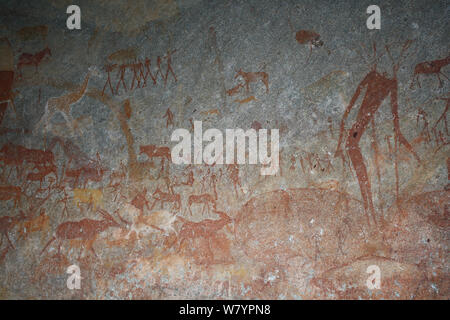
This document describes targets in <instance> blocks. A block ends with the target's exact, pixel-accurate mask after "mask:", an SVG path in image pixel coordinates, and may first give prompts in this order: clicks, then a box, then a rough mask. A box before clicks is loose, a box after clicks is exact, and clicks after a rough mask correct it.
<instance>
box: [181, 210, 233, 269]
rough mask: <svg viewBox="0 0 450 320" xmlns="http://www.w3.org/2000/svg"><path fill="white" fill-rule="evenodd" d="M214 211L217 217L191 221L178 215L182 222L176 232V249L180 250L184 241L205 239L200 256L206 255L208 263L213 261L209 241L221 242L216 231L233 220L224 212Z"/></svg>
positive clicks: (183, 245) (183, 246)
mask: <svg viewBox="0 0 450 320" xmlns="http://www.w3.org/2000/svg"><path fill="white" fill-rule="evenodd" d="M214 213H216V214H217V215H219V217H220V218H219V219H217V220H213V219H204V220H202V221H200V222H192V221H189V220H186V219H184V218H182V217H178V219H180V220H181V221H182V222H183V225H182V227H181V229H180V232H179V233H178V240H179V244H178V249H177V251H178V252H180V251H181V250H182V249H183V248H185V242H186V241H193V240H196V239H203V240H204V241H206V244H207V245H206V248H205V249H206V252H204V253H203V252H202V254H201V256H202V258H205V257H206V262H207V263H208V264H212V263H214V252H213V250H212V248H211V242H215V243H221V242H222V239H221V238H219V237H218V236H217V232H218V231H220V230H222V229H223V228H224V227H225V226H227V225H228V224H229V223H231V222H232V221H233V220H232V219H231V218H230V217H229V216H228V215H227V214H226V213H224V212H220V211H216V210H214Z"/></svg>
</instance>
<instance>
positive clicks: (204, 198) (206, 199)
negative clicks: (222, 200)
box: [188, 193, 216, 215]
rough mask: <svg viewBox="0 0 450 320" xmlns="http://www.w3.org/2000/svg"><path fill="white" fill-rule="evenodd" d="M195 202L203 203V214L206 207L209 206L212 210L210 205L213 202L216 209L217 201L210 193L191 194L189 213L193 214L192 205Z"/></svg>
mask: <svg viewBox="0 0 450 320" xmlns="http://www.w3.org/2000/svg"><path fill="white" fill-rule="evenodd" d="M194 203H199V204H201V203H203V209H202V214H203V213H204V212H205V209H206V208H208V211H210V210H211V209H210V207H209V205H210V204H212V207H213V209H216V201H215V200H214V196H212V195H210V194H208V193H204V194H200V195H194V194H191V195H190V196H189V198H188V209H189V213H190V214H191V215H192V211H191V206H192V205H193V204H194Z"/></svg>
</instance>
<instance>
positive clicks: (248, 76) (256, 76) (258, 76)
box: [234, 69, 269, 93]
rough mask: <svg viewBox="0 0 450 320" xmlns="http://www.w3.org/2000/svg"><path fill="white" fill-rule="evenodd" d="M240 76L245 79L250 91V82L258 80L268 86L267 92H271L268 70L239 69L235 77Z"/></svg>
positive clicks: (246, 87)
mask: <svg viewBox="0 0 450 320" xmlns="http://www.w3.org/2000/svg"><path fill="white" fill-rule="evenodd" d="M239 76H241V77H242V79H244V81H245V89H246V90H247V92H248V91H249V84H250V83H251V82H257V81H262V82H263V83H264V85H265V86H266V93H268V92H269V75H268V74H267V73H266V72H244V71H242V69H239V71H238V72H237V73H236V76H235V77H234V78H235V79H237V78H238V77H239Z"/></svg>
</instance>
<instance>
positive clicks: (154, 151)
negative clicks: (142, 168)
mask: <svg viewBox="0 0 450 320" xmlns="http://www.w3.org/2000/svg"><path fill="white" fill-rule="evenodd" d="M143 153H145V154H146V155H147V157H148V158H149V159H152V158H162V159H167V160H168V161H170V159H171V158H170V149H169V147H157V146H155V145H154V144H149V145H146V146H139V154H143Z"/></svg>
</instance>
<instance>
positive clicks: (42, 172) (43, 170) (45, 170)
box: [27, 164, 58, 189]
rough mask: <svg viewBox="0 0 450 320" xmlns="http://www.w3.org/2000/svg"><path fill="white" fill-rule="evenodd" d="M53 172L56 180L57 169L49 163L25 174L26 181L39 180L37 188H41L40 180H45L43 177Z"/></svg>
mask: <svg viewBox="0 0 450 320" xmlns="http://www.w3.org/2000/svg"><path fill="white" fill-rule="evenodd" d="M52 173H53V174H54V175H55V178H56V180H58V169H57V168H56V166H55V165H53V164H52V165H49V166H45V167H39V170H38V172H31V173H29V174H28V175H27V181H29V182H32V181H39V189H41V188H42V182H43V181H44V180H45V178H46V177H47V176H48V175H50V174H52Z"/></svg>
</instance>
